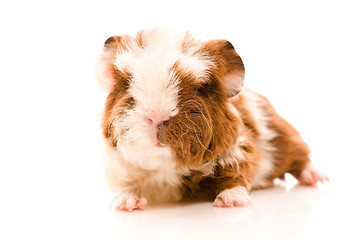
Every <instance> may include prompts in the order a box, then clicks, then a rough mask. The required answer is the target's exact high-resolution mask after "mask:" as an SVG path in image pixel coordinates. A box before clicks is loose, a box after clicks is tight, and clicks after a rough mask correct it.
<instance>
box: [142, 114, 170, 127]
mask: <svg viewBox="0 0 361 240" xmlns="http://www.w3.org/2000/svg"><path fill="white" fill-rule="evenodd" d="M169 121H170V116H169V115H168V114H160V113H155V112H152V113H151V114H149V115H148V116H147V122H148V123H149V124H150V125H153V126H154V125H155V126H161V125H162V126H167V125H168V124H169Z"/></svg>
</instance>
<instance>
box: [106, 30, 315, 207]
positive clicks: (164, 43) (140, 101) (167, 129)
mask: <svg viewBox="0 0 361 240" xmlns="http://www.w3.org/2000/svg"><path fill="white" fill-rule="evenodd" d="M101 63H102V66H103V68H102V69H103V71H104V72H103V75H101V76H103V77H101V79H100V82H102V83H103V84H104V85H105V86H106V88H107V89H108V91H109V96H108V98H107V100H106V103H105V110H104V116H103V121H102V128H103V137H104V139H105V149H106V152H107V153H108V158H107V159H108V160H107V164H106V171H107V176H108V182H109V185H110V186H111V189H112V191H114V192H115V193H117V195H118V196H130V197H129V199H131V200H132V201H130V200H129V201H130V202H131V203H132V204H131V206H132V207H131V208H127V204H126V202H127V201H126V199H125V200H124V199H121V200H117V201H115V202H118V203H119V202H122V203H123V205H122V206H116V207H115V208H118V209H120V210H122V209H123V210H130V209H131V210H133V209H134V208H137V201H138V200H139V199H142V201H141V203H142V204H140V205H139V206H141V207H139V208H141V209H143V208H144V203H145V200H144V199H145V198H146V199H147V200H148V201H156V202H159V201H173V200H180V199H182V198H184V197H196V196H198V195H199V194H200V193H206V195H207V196H208V197H211V198H213V199H215V198H216V196H217V195H218V196H219V197H218V198H217V204H216V203H215V204H216V205H217V206H218V205H219V206H233V205H234V206H236V205H237V206H238V205H239V203H244V201H245V200H244V199H243V200H242V199H241V200H240V199H237V200H234V201H233V203H232V204H233V205H232V204H228V203H227V201H228V202H229V201H232V199H231V200H229V199H228V198H234V197H235V196H244V189H245V190H246V191H250V190H251V189H254V188H263V187H268V186H271V185H272V182H273V180H274V179H275V178H282V177H283V175H284V174H285V173H286V172H289V173H291V174H293V175H294V176H295V177H296V178H300V177H301V175H302V174H301V173H302V171H303V170H304V169H307V168H308V166H309V163H310V160H309V157H308V154H309V149H308V147H307V145H306V144H305V143H304V142H303V140H302V139H301V137H300V135H299V134H298V132H297V131H296V130H295V129H294V128H293V127H292V126H291V125H290V124H289V123H288V122H286V121H285V120H284V119H283V118H281V117H280V116H279V115H278V114H277V113H276V111H275V110H274V108H273V107H272V106H271V104H270V103H269V101H268V100H267V99H266V98H264V97H263V96H261V95H259V94H257V93H255V92H252V91H251V90H248V89H243V90H242V86H243V79H244V73H245V72H244V65H243V62H242V60H241V58H240V57H239V55H238V54H237V52H236V51H235V49H234V47H233V45H232V44H231V43H230V42H228V41H226V40H212V41H200V40H196V39H195V38H194V37H193V36H192V35H191V34H190V33H185V34H173V33H170V32H168V31H164V30H159V29H153V30H145V31H140V32H139V33H138V34H137V36H136V37H130V36H114V37H110V38H109V39H107V40H106V41H105V45H104V51H103V55H102V57H101ZM241 90H242V91H241ZM231 189H233V190H231ZM237 191H241V192H239V194H237ZM137 199H138V200H137ZM224 199H228V200H224ZM247 199H248V198H247ZM139 201H140V200H139ZM219 201H224V203H222V202H219ZM129 206H130V205H129Z"/></svg>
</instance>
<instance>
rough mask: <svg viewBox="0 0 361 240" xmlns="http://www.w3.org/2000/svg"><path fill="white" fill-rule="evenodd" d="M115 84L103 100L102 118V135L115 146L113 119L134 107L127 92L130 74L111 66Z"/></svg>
mask: <svg viewBox="0 0 361 240" xmlns="http://www.w3.org/2000/svg"><path fill="white" fill-rule="evenodd" d="M113 76H114V79H115V85H114V87H113V89H112V91H111V92H110V93H109V95H108V97H107V100H106V102H105V109H104V115H103V120H102V129H103V135H104V137H105V138H106V139H108V140H109V141H110V142H111V144H112V146H113V147H116V146H117V139H116V138H115V136H114V131H113V130H114V127H115V126H114V125H113V124H114V120H116V119H117V118H120V117H121V116H122V115H124V113H125V111H126V110H127V109H131V108H133V107H134V104H135V103H134V99H133V98H132V97H131V96H130V95H129V94H128V92H127V90H128V87H129V81H130V79H131V78H132V75H131V74H130V73H129V72H127V71H120V70H118V69H117V68H116V67H115V66H113Z"/></svg>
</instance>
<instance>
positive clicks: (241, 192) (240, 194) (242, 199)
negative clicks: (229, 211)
mask: <svg viewBox="0 0 361 240" xmlns="http://www.w3.org/2000/svg"><path fill="white" fill-rule="evenodd" d="M249 200H250V197H249V195H248V192H247V190H246V189H245V188H244V187H241V186H239V187H235V188H231V189H226V190H223V191H222V192H220V193H219V194H218V196H217V197H216V200H214V203H213V206H215V207H244V206H246V205H248V204H249Z"/></svg>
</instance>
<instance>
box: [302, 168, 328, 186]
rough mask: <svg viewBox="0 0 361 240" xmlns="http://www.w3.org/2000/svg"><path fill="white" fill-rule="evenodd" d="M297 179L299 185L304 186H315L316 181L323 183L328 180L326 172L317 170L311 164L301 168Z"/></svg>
mask: <svg viewBox="0 0 361 240" xmlns="http://www.w3.org/2000/svg"><path fill="white" fill-rule="evenodd" d="M298 181H299V183H300V184H301V185H305V186H317V183H319V182H321V183H325V182H329V181H330V179H329V178H328V176H327V174H325V173H323V172H321V171H318V170H317V169H315V168H314V167H313V166H312V165H309V166H307V167H306V168H305V169H303V170H302V172H301V174H300V176H299V177H298Z"/></svg>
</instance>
